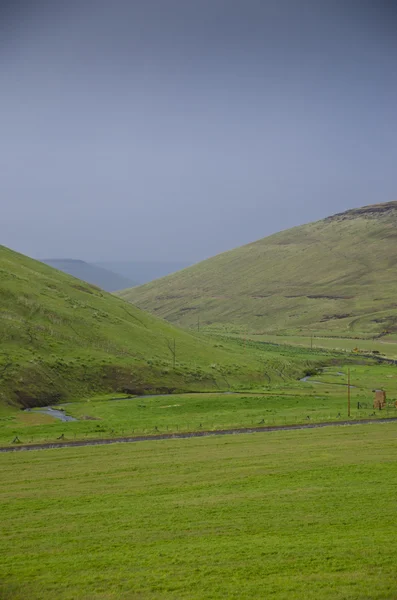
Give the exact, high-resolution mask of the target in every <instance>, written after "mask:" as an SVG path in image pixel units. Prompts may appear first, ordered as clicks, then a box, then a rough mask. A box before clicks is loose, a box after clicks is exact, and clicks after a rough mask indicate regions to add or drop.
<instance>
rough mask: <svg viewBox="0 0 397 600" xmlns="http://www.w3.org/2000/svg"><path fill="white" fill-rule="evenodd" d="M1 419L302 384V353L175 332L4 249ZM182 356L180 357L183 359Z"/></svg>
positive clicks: (0, 252) (0, 253) (0, 257)
mask: <svg viewBox="0 0 397 600" xmlns="http://www.w3.org/2000/svg"><path fill="white" fill-rule="evenodd" d="M0 336H1V350H0V412H1V411H4V410H5V407H6V405H7V404H18V403H19V404H22V405H24V406H29V405H42V404H48V403H50V402H51V403H52V402H56V401H60V400H65V399H73V398H80V397H82V396H90V395H91V396H92V395H94V394H98V393H106V392H113V391H118V392H122V391H125V392H126V393H143V392H147V391H155V390H156V391H160V392H167V391H174V390H176V391H181V390H193V391H194V390H198V389H200V390H203V389H204V390H206V389H208V390H214V389H215V390H216V389H228V388H229V387H233V386H238V385H245V386H247V385H255V384H256V385H257V384H258V383H260V384H263V383H264V382H267V381H268V380H272V381H273V380H274V381H277V380H281V379H282V378H283V377H284V378H285V377H297V376H298V375H299V373H301V372H302V370H303V369H305V368H307V366H308V365H310V357H309V358H308V357H305V356H303V355H300V354H299V353H298V354H297V355H296V356H295V357H294V356H292V357H288V356H280V355H279V354H278V353H276V352H275V351H274V350H273V351H272V350H271V347H269V350H268V351H262V350H260V349H258V348H260V345H255V344H251V345H248V347H247V348H244V347H243V345H242V344H241V343H240V344H236V343H234V342H228V341H226V342H222V341H221V340H218V341H213V340H211V339H209V338H206V337H202V336H200V335H198V334H192V333H189V332H186V331H183V330H180V329H177V328H175V327H174V326H172V325H170V324H169V323H167V322H166V321H163V320H161V319H158V318H156V317H153V316H152V315H150V314H149V313H145V312H143V311H142V310H140V309H138V308H135V307H134V306H131V305H130V304H128V303H127V302H125V301H124V300H122V299H120V298H116V297H114V296H112V295H110V294H107V293H106V292H103V291H101V290H100V289H98V288H96V287H93V286H91V285H89V284H86V283H83V282H82V281H80V280H78V279H74V278H73V277H70V276H69V275H66V274H64V273H62V272H60V271H56V270H55V269H52V268H50V267H48V266H47V265H44V264H43V263H40V262H37V261H34V260H32V259H30V258H27V257H25V256H22V255H20V254H17V253H16V252H13V251H11V250H9V249H7V248H5V247H3V246H0ZM174 355H175V356H174Z"/></svg>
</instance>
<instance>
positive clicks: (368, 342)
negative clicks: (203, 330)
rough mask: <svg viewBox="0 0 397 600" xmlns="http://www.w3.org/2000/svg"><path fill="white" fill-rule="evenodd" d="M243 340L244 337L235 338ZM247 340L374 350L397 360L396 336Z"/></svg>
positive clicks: (261, 337) (258, 337)
mask: <svg viewBox="0 0 397 600" xmlns="http://www.w3.org/2000/svg"><path fill="white" fill-rule="evenodd" d="M233 337H235V338H237V339H242V337H244V335H243V336H241V335H235V336H233ZM247 339H251V340H253V341H256V342H264V343H271V344H282V345H287V346H299V347H302V348H312V349H314V350H316V349H325V350H336V351H342V352H352V351H354V350H355V349H357V350H358V353H359V354H360V353H371V352H373V351H374V350H375V351H376V352H378V353H379V354H381V355H382V356H385V357H387V358H392V359H396V358H397V340H396V337H395V336H391V335H388V336H385V337H382V338H381V339H375V340H374V339H363V338H361V339H360V338H358V339H357V338H343V337H337V336H335V337H322V336H313V337H311V336H310V333H308V334H307V335H272V334H257V335H248V336H247Z"/></svg>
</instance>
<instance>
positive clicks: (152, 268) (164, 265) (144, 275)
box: [95, 261, 192, 287]
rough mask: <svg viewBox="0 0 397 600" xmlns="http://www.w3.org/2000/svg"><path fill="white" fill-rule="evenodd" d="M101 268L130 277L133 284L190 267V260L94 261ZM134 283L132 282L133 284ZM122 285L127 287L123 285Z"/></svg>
mask: <svg viewBox="0 0 397 600" xmlns="http://www.w3.org/2000/svg"><path fill="white" fill-rule="evenodd" d="M95 264H96V265H97V266H98V267H101V268H102V269H109V270H110V271H113V272H114V273H118V274H119V275H121V276H122V277H126V278H127V279H132V281H135V282H136V283H135V285H140V284H142V283H148V282H149V281H153V280H154V279H159V278H160V277H165V276H166V275H169V274H170V273H175V272H176V271H180V270H181V269H185V268H186V267H190V265H191V264H192V263H190V262H152V261H148V262H145V261H130V262H100V263H95ZM133 285H134V284H133ZM124 287H128V285H127V286H124Z"/></svg>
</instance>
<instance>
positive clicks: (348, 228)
mask: <svg viewBox="0 0 397 600" xmlns="http://www.w3.org/2000/svg"><path fill="white" fill-rule="evenodd" d="M396 225H397V202H389V203H387V204H378V205H373V206H367V207H364V208H361V209H355V210H350V211H347V212H345V213H342V214H338V215H335V216H333V217H329V218H327V219H324V220H321V221H318V222H316V223H310V224H308V225H303V226H300V227H295V228H293V229H290V230H287V231H282V232H280V233H277V234H275V235H272V236H270V237H267V238H264V239H262V240H259V241H257V242H254V243H252V244H248V245H246V246H243V247H241V248H237V249H235V250H232V251H230V252H225V253H224V254H220V255H218V256H215V257H214V258H211V259H209V260H206V261H203V262H201V263H199V264H197V265H194V266H192V267H190V268H188V269H185V270H183V271H181V272H180V273H175V274H174V275H170V276H168V277H165V278H163V279H160V280H158V281H155V282H152V283H150V284H147V285H144V286H140V287H138V288H133V289H131V290H125V291H124V292H121V293H120V295H121V296H122V297H123V298H125V299H128V300H130V301H131V302H133V303H135V304H136V305H137V306H140V307H141V308H145V309H147V310H149V311H151V312H153V313H155V314H157V315H159V316H162V317H164V318H166V319H168V320H169V321H171V322H172V323H178V324H180V325H182V326H184V327H196V326H197V323H198V319H200V323H201V326H207V327H208V326H211V327H213V328H216V329H222V328H223V329H224V330H226V331H235V332H239V331H243V330H246V329H248V331H250V332H255V333H259V332H261V331H263V332H268V333H269V332H274V333H279V332H305V333H306V334H307V332H308V330H309V329H310V330H312V331H313V332H314V333H322V334H332V333H335V334H339V335H342V334H343V335H350V336H368V337H370V336H377V335H383V334H385V333H386V332H395V331H397V300H396V292H397V244H396V241H397V228H396Z"/></svg>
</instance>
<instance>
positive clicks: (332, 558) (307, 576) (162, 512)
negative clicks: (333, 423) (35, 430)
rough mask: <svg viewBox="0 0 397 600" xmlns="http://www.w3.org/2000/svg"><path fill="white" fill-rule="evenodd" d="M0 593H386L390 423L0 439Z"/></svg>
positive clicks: (394, 558) (67, 596) (391, 504)
mask: <svg viewBox="0 0 397 600" xmlns="http://www.w3.org/2000/svg"><path fill="white" fill-rule="evenodd" d="M0 469H1V471H0V472H1V482H2V485H1V486H0V510H1V516H2V518H1V528H2V535H1V538H0V552H1V556H2V560H1V561H0V597H1V598H2V600H25V599H26V598H29V599H31V600H47V599H48V600H49V599H52V598H57V599H59V600H72V599H76V598H84V599H90V600H116V599H117V600H119V599H121V600H131V599H135V598H136V599H138V598H145V599H148V600H151V599H157V600H159V599H162V600H163V599H167V598H169V599H175V600H179V599H183V598H186V599H191V598H197V599H218V598H235V599H236V600H240V599H252V598H274V599H275V600H291V599H292V600H301V599H302V598H307V599H309V600H319V599H321V600H322V599H324V600H358V599H360V600H391V599H393V598H396V597H397V580H396V575H395V570H396V566H395V565H396V562H397V545H396V543H395V538H396V508H395V493H396V486H397V425H396V424H386V425H385V424H383V425H365V426H364V425H362V426H354V427H335V428H329V429H327V430H311V431H294V432H277V433H266V434H263V433H260V434H251V435H248V434H245V435H240V436H226V437H222V438H220V437H216V438H211V439H194V440H173V441H160V442H144V443H140V444H124V445H123V444H120V445H118V444H117V445H114V446H110V447H87V448H73V449H62V450H46V451H38V452H37V451H36V452H25V453H23V452H22V453H15V454H5V455H1V454H0Z"/></svg>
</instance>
